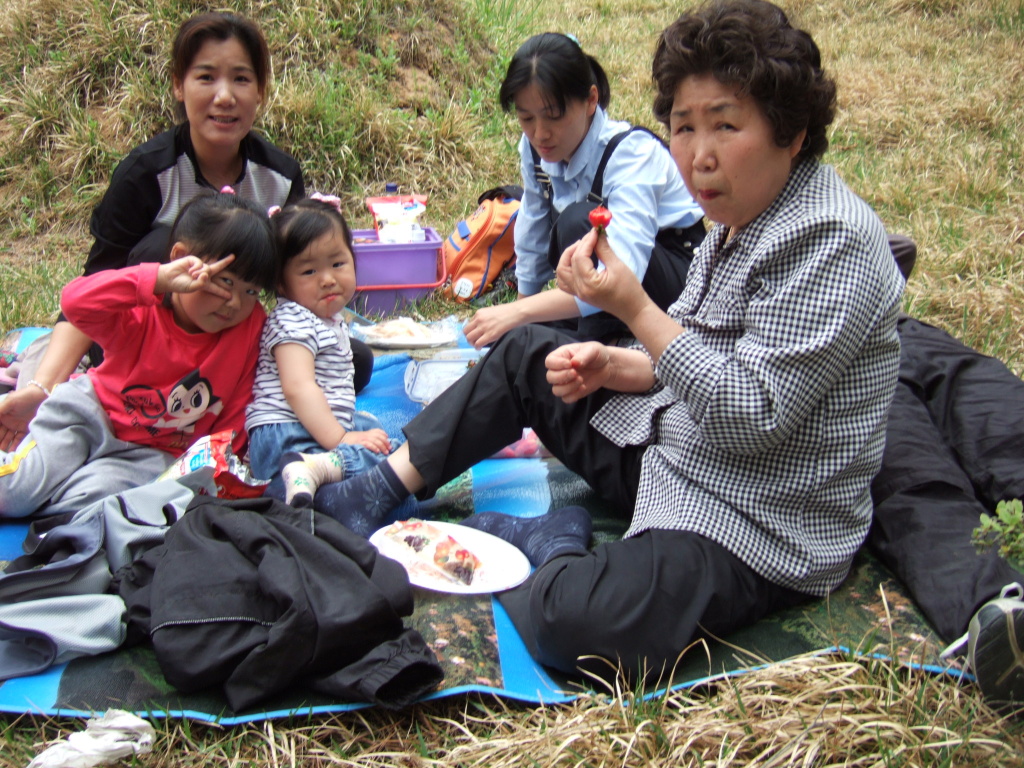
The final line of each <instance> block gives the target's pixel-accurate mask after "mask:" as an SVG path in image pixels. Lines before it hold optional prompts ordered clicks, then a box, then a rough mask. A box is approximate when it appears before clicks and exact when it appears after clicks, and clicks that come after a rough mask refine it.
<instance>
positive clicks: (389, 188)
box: [384, 181, 398, 196]
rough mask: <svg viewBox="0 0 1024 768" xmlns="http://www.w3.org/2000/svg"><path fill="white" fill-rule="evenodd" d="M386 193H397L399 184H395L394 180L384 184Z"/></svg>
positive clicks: (389, 194)
mask: <svg viewBox="0 0 1024 768" xmlns="http://www.w3.org/2000/svg"><path fill="white" fill-rule="evenodd" d="M384 194H385V195H388V196H391V195H397V194H398V185H397V184H395V182H393V181H389V182H388V183H387V184H385V185H384Z"/></svg>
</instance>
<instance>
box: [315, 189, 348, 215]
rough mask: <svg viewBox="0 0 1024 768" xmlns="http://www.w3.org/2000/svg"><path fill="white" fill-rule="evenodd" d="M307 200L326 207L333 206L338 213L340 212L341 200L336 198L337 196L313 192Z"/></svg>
mask: <svg viewBox="0 0 1024 768" xmlns="http://www.w3.org/2000/svg"><path fill="white" fill-rule="evenodd" d="M309 199H310V200H319V201H320V202H321V203H327V204H328V205H333V206H334V207H335V208H337V209H338V212H339V213H340V212H341V198H340V197H338V196H337V195H324V194H321V193H319V192H314V193H313V194H311V195H310V196H309Z"/></svg>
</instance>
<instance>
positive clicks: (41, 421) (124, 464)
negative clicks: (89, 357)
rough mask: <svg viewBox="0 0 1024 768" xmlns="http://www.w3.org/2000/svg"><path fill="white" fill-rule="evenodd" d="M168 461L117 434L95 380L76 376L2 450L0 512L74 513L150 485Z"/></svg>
mask: <svg viewBox="0 0 1024 768" xmlns="http://www.w3.org/2000/svg"><path fill="white" fill-rule="evenodd" d="M172 461H173V458H172V456H171V455H170V454H169V453H166V452H164V451H161V450H158V449H156V448H146V447H143V446H139V445H136V444H135V443H126V442H125V441H123V440H118V439H117V438H116V437H114V434H113V432H111V426H110V419H109V418H107V414H106V412H105V411H104V410H103V408H102V406H100V402H99V400H98V399H97V397H96V393H95V391H94V390H93V387H92V382H91V381H90V379H89V377H88V376H80V377H78V378H77V379H74V380H72V381H69V382H67V383H66V384H61V385H59V386H58V387H56V388H55V389H54V390H53V394H52V395H50V397H49V398H47V399H46V400H44V401H43V404H42V405H41V406H39V412H38V413H37V414H36V417H35V418H34V419H33V420H32V423H31V424H30V425H29V432H28V435H27V436H26V437H25V439H24V440H22V442H21V444H20V445H19V446H18V447H17V448H16V449H15V450H13V451H11V452H9V453H7V452H3V451H0V517H24V516H26V515H31V514H40V515H53V514H61V513H65V512H77V511H79V510H81V509H82V508H83V507H86V506H88V505H89V504H92V503H93V502H95V501H99V500H100V499H102V498H104V497H106V496H109V495H111V494H113V493H120V492H121V491H125V490H127V489H129V488H135V487H137V486H140V485H143V484H145V483H148V482H151V481H152V480H153V479H155V478H156V477H157V475H159V474H160V473H161V472H163V471H164V470H165V469H166V468H167V467H168V466H170V464H171V462H172Z"/></svg>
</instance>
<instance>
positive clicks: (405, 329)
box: [367, 317, 435, 341]
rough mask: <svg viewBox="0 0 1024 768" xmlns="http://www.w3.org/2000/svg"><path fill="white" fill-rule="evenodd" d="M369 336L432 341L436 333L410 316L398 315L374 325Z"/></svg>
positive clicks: (392, 339)
mask: <svg viewBox="0 0 1024 768" xmlns="http://www.w3.org/2000/svg"><path fill="white" fill-rule="evenodd" d="M367 336H372V337H373V338H374V339H379V340H385V339H386V340H388V341H431V340H432V339H433V338H434V337H435V334H434V332H433V331H432V330H430V329H429V328H428V327H427V326H425V325H423V323H417V322H416V321H415V320H413V319H412V318H410V317H397V318H395V319H394V320H388V321H387V322H385V323H380V324H378V325H376V326H374V327H373V329H372V330H370V331H367Z"/></svg>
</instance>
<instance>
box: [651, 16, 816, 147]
mask: <svg viewBox="0 0 1024 768" xmlns="http://www.w3.org/2000/svg"><path fill="white" fill-rule="evenodd" d="M652 75H653V76H654V83H655V86H656V87H657V89H658V94H657V96H656V97H655V99H654V116H655V117H656V118H657V119H658V120H659V121H661V122H662V123H664V124H665V125H668V123H669V115H670V114H671V112H672V103H673V101H674V99H675V95H676V90H677V89H678V88H679V84H680V83H682V82H683V80H685V79H686V78H687V77H693V76H700V75H712V76H713V77H714V78H715V79H716V80H718V81H719V82H721V83H727V84H734V85H736V86H737V87H738V88H739V91H740V93H742V94H745V95H749V96H750V97H752V98H753V99H754V101H755V102H757V104H758V106H760V108H761V110H762V111H763V112H764V114H765V116H766V117H767V118H768V120H769V122H770V123H771V124H772V126H773V128H774V131H775V143H776V144H777V145H778V146H780V147H786V146H789V145H790V144H792V143H793V140H794V139H795V138H796V137H797V135H798V134H799V133H800V131H802V130H804V129H807V138H806V139H805V140H804V143H803V146H802V147H801V149H800V152H799V154H798V157H799V158H801V159H802V158H805V157H820V156H821V155H823V154H824V153H825V150H826V149H828V135H827V133H826V130H827V128H828V126H829V125H830V124H831V122H832V120H833V118H834V117H835V111H836V85H835V81H834V80H833V79H832V78H831V77H829V76H828V75H827V74H826V73H825V72H824V71H823V70H822V68H821V53H820V51H819V50H818V46H817V45H816V44H815V42H814V40H812V39H811V36H810V35H809V34H808V33H807V32H804V31H803V30H801V29H796V28H795V27H793V26H792V25H791V24H790V23H789V19H788V18H787V17H786V14H785V13H784V12H783V11H782V9H781V8H779V7H777V6H775V5H773V4H772V3H769V2H765V0H712V2H709V3H706V4H705V5H703V6H701V7H699V8H697V9H696V10H694V11H692V12H689V13H685V14H683V15H682V16H680V17H679V18H678V19H676V21H674V22H673V23H672V24H671V25H669V26H668V28H666V29H665V31H664V32H662V33H661V37H660V38H659V39H658V46H657V49H656V50H655V52H654V64H653V66H652Z"/></svg>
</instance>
